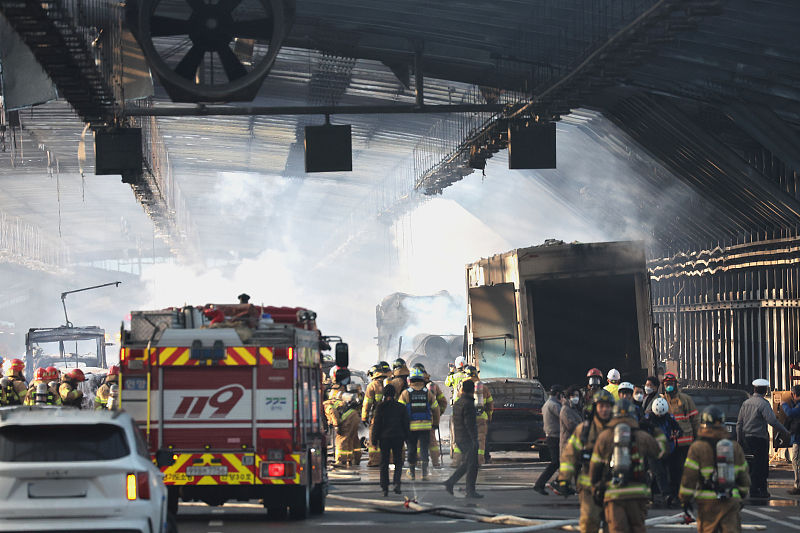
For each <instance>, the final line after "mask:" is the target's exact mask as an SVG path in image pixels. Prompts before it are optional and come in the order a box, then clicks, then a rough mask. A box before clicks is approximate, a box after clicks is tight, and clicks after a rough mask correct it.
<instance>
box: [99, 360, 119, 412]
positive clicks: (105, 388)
mask: <svg viewBox="0 0 800 533" xmlns="http://www.w3.org/2000/svg"><path fill="white" fill-rule="evenodd" d="M118 380H119V367H118V366H117V365H113V366H112V367H111V368H109V369H108V374H106V380H105V383H103V384H102V385H100V387H99V388H98V389H97V392H96V393H95V395H94V408H95V409H108V399H109V398H110V397H111V386H112V385H116V384H117V381H118Z"/></svg>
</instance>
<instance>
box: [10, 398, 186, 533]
mask: <svg viewBox="0 0 800 533" xmlns="http://www.w3.org/2000/svg"><path fill="white" fill-rule="evenodd" d="M54 530H58V531H64V530H67V531H73V530H74V531H114V532H120V533H121V532H125V533H128V532H142V533H173V532H174V531H175V521H174V517H173V516H168V513H167V490H166V488H165V486H164V482H163V481H162V478H161V472H160V471H159V470H158V468H156V467H155V465H154V464H153V462H152V461H151V459H150V455H149V454H148V452H147V446H146V445H145V442H144V440H143V439H142V436H141V434H140V433H139V430H138V429H137V428H136V426H135V424H134V422H133V420H132V419H131V417H130V415H128V414H126V413H124V412H120V411H108V410H105V409H103V410H98V411H90V410H78V409H73V408H66V407H63V408H62V407H36V406H34V407H3V408H0V531H41V532H49V531H54Z"/></svg>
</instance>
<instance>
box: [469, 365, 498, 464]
mask: <svg viewBox="0 0 800 533" xmlns="http://www.w3.org/2000/svg"><path fill="white" fill-rule="evenodd" d="M472 380H473V381H474V382H475V409H476V410H477V421H478V464H479V465H482V464H484V463H485V462H486V436H487V435H488V434H489V422H491V421H492V412H493V410H494V399H492V391H491V390H490V389H489V387H488V386H487V385H486V384H485V383H484V382H482V381H480V380H479V379H478V378H477V376H476V377H474V378H472Z"/></svg>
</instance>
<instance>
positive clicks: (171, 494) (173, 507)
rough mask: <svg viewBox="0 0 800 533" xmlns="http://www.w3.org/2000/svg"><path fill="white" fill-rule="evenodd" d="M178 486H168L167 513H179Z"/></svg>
mask: <svg viewBox="0 0 800 533" xmlns="http://www.w3.org/2000/svg"><path fill="white" fill-rule="evenodd" d="M178 499H179V498H178V487H167V513H168V514H171V515H173V516H175V515H177V514H178Z"/></svg>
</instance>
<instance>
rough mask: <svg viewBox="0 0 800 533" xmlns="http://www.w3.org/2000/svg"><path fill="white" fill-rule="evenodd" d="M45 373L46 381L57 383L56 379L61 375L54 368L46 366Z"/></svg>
mask: <svg viewBox="0 0 800 533" xmlns="http://www.w3.org/2000/svg"><path fill="white" fill-rule="evenodd" d="M45 371H46V377H45V379H46V380H48V381H58V378H60V377H61V373H60V372H59V371H58V369H57V368H56V367H54V366H48V367H47V368H45Z"/></svg>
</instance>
